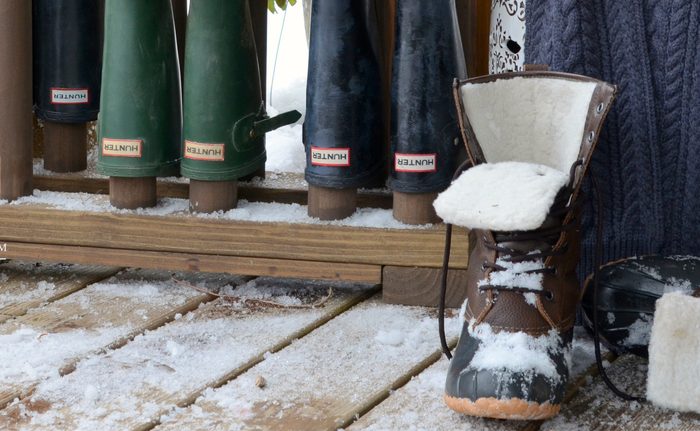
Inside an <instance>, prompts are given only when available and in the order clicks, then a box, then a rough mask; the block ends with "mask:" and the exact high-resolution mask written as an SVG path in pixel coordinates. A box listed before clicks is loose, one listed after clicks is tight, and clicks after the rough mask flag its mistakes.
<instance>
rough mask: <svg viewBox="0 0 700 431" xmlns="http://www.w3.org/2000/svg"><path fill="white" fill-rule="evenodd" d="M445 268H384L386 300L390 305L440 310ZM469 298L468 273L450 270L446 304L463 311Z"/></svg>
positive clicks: (383, 295)
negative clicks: (441, 284) (439, 304)
mask: <svg viewBox="0 0 700 431" xmlns="http://www.w3.org/2000/svg"><path fill="white" fill-rule="evenodd" d="M441 279H442V269H440V268H418V267H402V266H384V267H383V268H382V285H383V287H384V288H383V290H382V300H383V301H384V302H386V303H388V304H400V305H418V306H424V307H437V305H438V301H439V298H440V283H441ZM466 297H467V270H466V269H450V270H449V272H448V276H447V293H446V297H445V299H446V301H445V304H446V306H447V307H448V308H459V307H461V306H462V303H463V302H464V300H465V299H466Z"/></svg>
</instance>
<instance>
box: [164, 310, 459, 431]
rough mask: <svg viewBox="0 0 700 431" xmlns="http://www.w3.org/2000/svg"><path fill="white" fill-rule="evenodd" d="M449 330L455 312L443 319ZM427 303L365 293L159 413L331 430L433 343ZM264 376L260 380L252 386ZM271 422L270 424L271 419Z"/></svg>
mask: <svg viewBox="0 0 700 431" xmlns="http://www.w3.org/2000/svg"><path fill="white" fill-rule="evenodd" d="M446 325H447V331H448V334H450V337H456V336H457V335H458V333H459V332H458V331H459V329H460V327H461V325H460V322H459V318H457V317H454V318H451V319H448V320H447V321H446ZM436 328H437V321H436V319H435V316H431V315H430V314H429V313H428V312H427V309H425V308H420V307H402V306H396V305H388V304H382V303H381V302H380V301H379V300H370V301H366V302H365V303H363V304H361V305H359V306H357V307H355V308H353V309H352V310H350V311H348V312H346V313H344V314H342V315H341V316H339V317H337V318H335V319H334V320H332V321H331V322H329V323H328V324H326V325H324V326H322V327H321V328H319V329H317V330H315V331H314V332H313V333H312V334H310V335H309V336H307V337H304V338H303V339H301V340H299V341H298V342H296V343H294V344H292V345H291V346H290V347H288V348H286V349H284V350H282V351H280V352H279V353H276V354H273V355H270V356H268V357H267V358H266V359H265V361H263V362H262V363H260V364H259V365H258V366H256V367H254V368H252V369H251V370H249V371H248V372H246V373H245V374H243V375H241V376H240V377H238V378H237V379H235V380H234V381H232V382H231V383H229V384H228V385H226V386H224V387H222V388H220V389H216V390H209V391H207V392H206V393H205V394H204V396H203V397H202V398H201V399H199V400H198V401H197V403H196V404H195V405H194V406H192V407H191V408H189V409H184V410H181V411H179V412H177V413H176V414H173V415H170V416H168V417H167V418H164V425H163V426H162V427H159V428H157V429H159V430H160V431H165V430H176V429H195V428H196V429H209V430H227V429H242V430H244V429H276V428H280V427H279V425H280V424H284V428H285V429H286V430H299V431H305V430H312V429H332V428H334V427H338V426H342V425H343V424H344V423H346V422H347V421H348V420H351V419H352V417H353V415H354V414H355V412H356V411H361V410H362V408H363V407H364V406H365V403H366V402H367V401H368V400H371V399H373V398H375V397H377V396H381V394H382V393H383V392H386V391H389V390H390V389H391V388H392V387H393V385H394V383H395V382H396V381H397V380H399V379H400V378H401V377H403V376H405V375H406V374H407V373H409V372H410V370H411V369H412V368H413V367H414V366H416V364H419V363H421V362H423V361H424V360H425V359H426V358H428V357H429V356H430V355H431V354H434V353H436V352H437V351H438V350H439V343H438V340H437V336H436ZM260 377H262V378H264V379H265V380H266V385H265V386H264V387H263V388H258V387H256V384H255V383H256V380H257V379H258V378H260ZM275 422H277V425H275Z"/></svg>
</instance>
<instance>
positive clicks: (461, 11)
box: [456, 0, 491, 77]
mask: <svg viewBox="0 0 700 431" xmlns="http://www.w3.org/2000/svg"><path fill="white" fill-rule="evenodd" d="M456 6H457V16H458V19H459V29H460V33H461V34H462V45H463V46H464V56H465V59H466V60H467V74H468V75H469V77H475V76H481V75H488V73H489V33H490V27H491V0H457V1H456Z"/></svg>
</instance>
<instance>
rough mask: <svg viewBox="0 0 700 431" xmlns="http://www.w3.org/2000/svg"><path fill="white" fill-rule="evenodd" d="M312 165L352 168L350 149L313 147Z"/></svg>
mask: <svg viewBox="0 0 700 431" xmlns="http://www.w3.org/2000/svg"><path fill="white" fill-rule="evenodd" d="M311 164H312V165H314V166H335V167H344V166H350V148H319V147H311Z"/></svg>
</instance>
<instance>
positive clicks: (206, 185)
mask: <svg viewBox="0 0 700 431" xmlns="http://www.w3.org/2000/svg"><path fill="white" fill-rule="evenodd" d="M237 204H238V182H237V181H199V180H190V211H195V212H199V213H212V212H215V211H228V210H230V209H233V208H236V205H237Z"/></svg>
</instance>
